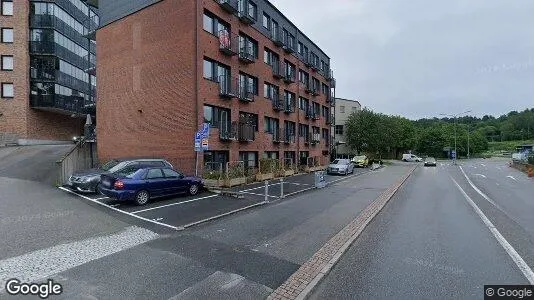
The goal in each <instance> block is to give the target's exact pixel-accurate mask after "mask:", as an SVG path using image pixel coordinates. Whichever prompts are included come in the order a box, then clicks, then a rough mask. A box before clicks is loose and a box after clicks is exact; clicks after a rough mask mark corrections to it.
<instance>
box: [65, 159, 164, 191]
mask: <svg viewBox="0 0 534 300" xmlns="http://www.w3.org/2000/svg"><path fill="white" fill-rule="evenodd" d="M151 166H153V167H168V168H173V166H172V165H171V163H169V162H168V161H166V160H164V159H160V158H135V159H113V160H110V161H108V162H107V163H105V164H103V165H102V166H100V167H99V168H95V169H89V170H82V171H78V172H74V173H73V174H72V176H70V177H69V180H68V182H67V185H68V186H70V188H72V189H73V190H75V191H78V192H83V193H95V192H97V186H98V184H100V175H102V174H105V173H111V174H114V173H117V172H121V171H124V170H125V169H128V170H129V171H132V170H134V171H135V170H137V169H140V168H143V167H151Z"/></svg>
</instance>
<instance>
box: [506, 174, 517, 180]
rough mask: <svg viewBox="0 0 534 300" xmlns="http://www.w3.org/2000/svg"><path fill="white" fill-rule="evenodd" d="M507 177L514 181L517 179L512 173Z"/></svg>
mask: <svg viewBox="0 0 534 300" xmlns="http://www.w3.org/2000/svg"><path fill="white" fill-rule="evenodd" d="M506 178H510V179H513V180H514V181H517V179H515V178H514V176H512V175H508V176H506Z"/></svg>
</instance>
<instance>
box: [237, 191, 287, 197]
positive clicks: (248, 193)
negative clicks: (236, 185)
mask: <svg viewBox="0 0 534 300" xmlns="http://www.w3.org/2000/svg"><path fill="white" fill-rule="evenodd" d="M241 193H243V194H247V195H256V196H262V197H265V194H257V193H250V192H241ZM267 197H269V198H278V197H276V196H271V195H267Z"/></svg>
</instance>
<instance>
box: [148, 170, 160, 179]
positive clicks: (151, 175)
mask: <svg viewBox="0 0 534 300" xmlns="http://www.w3.org/2000/svg"><path fill="white" fill-rule="evenodd" d="M158 178H163V172H161V169H150V170H148V173H147V174H146V179H158Z"/></svg>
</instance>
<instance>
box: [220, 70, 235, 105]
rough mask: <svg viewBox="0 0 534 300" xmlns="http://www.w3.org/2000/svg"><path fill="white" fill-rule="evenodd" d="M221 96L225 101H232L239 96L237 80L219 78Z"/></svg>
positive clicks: (222, 76) (224, 76)
mask: <svg viewBox="0 0 534 300" xmlns="http://www.w3.org/2000/svg"><path fill="white" fill-rule="evenodd" d="M218 84H219V96H220V97H221V98H223V99H232V98H235V97H236V95H237V79H234V78H231V77H229V76H226V75H221V76H219V80H218Z"/></svg>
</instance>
